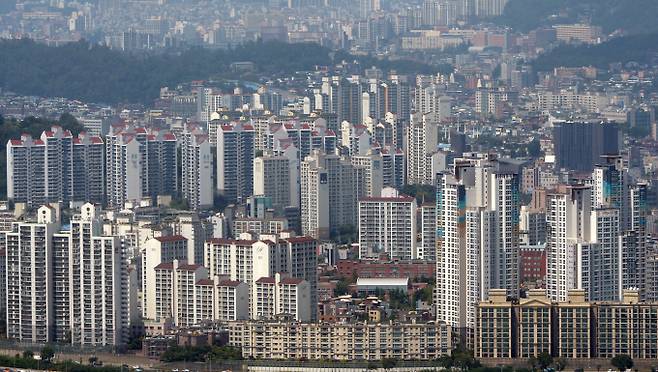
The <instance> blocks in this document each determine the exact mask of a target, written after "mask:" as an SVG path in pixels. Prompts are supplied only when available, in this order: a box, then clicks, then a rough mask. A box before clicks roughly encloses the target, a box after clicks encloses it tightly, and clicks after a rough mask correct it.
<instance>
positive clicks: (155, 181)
mask: <svg viewBox="0 0 658 372" xmlns="http://www.w3.org/2000/svg"><path fill="white" fill-rule="evenodd" d="M106 142H107V143H106V146H105V169H106V176H105V177H106V182H105V183H106V193H107V196H108V198H107V204H108V206H110V207H112V208H115V209H121V208H123V207H124V205H125V203H126V202H128V201H140V200H142V199H145V198H150V199H152V200H155V199H156V198H157V197H158V196H163V195H168V196H172V197H173V196H176V195H177V193H178V173H177V169H178V157H177V153H176V146H177V140H176V136H174V135H173V134H172V133H169V132H164V131H160V132H158V131H154V130H146V129H145V128H141V127H132V126H127V125H117V126H113V127H112V128H111V129H110V133H109V134H108V135H107V137H106Z"/></svg>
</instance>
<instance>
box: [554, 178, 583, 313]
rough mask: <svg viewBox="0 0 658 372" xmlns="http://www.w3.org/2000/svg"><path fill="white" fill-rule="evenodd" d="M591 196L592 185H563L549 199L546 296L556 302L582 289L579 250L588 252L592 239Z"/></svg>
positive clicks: (564, 299)
mask: <svg viewBox="0 0 658 372" xmlns="http://www.w3.org/2000/svg"><path fill="white" fill-rule="evenodd" d="M590 215H591V197H590V188H589V187H588V186H582V185H573V186H562V187H561V188H560V189H558V190H557V192H554V193H550V194H548V195H547V200H546V223H547V242H546V243H547V244H546V269H547V272H546V293H547V295H548V297H549V298H550V299H551V300H553V301H566V300H567V294H568V291H569V290H570V289H574V288H580V287H579V282H580V280H579V279H580V278H579V273H578V251H579V250H582V249H587V247H588V244H589V242H587V241H586V238H587V237H589V236H590V232H589V229H590V226H591V224H590Z"/></svg>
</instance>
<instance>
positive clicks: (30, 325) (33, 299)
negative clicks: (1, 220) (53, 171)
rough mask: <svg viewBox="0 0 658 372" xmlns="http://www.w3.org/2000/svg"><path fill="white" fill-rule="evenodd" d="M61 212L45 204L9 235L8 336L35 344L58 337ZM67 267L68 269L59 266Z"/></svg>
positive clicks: (14, 226) (14, 227) (18, 223)
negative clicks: (56, 244) (56, 256)
mask: <svg viewBox="0 0 658 372" xmlns="http://www.w3.org/2000/svg"><path fill="white" fill-rule="evenodd" d="M58 230H59V220H58V216H57V212H56V211H55V209H53V208H52V207H46V206H43V207H41V208H39V210H38V211H37V220H36V221H35V222H16V223H14V224H13V226H12V231H11V232H8V233H7V234H6V243H7V248H6V249H7V251H6V252H7V253H6V254H7V338H9V339H13V340H17V341H24V342H34V343H49V342H53V341H54V340H55V314H54V307H53V299H54V292H55V286H54V283H53V274H54V270H55V269H57V268H55V267H53V239H52V237H53V235H54V234H55V233H56V232H57V231H58ZM58 269H60V270H66V269H68V268H64V267H62V268H58Z"/></svg>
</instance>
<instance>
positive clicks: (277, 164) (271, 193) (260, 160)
mask: <svg viewBox="0 0 658 372" xmlns="http://www.w3.org/2000/svg"><path fill="white" fill-rule="evenodd" d="M298 164H299V162H298V161H297V160H296V159H289V158H288V157H286V156H284V155H278V156H277V155H274V154H272V153H269V152H267V153H265V154H264V155H263V156H259V157H257V158H255V159H254V195H263V196H266V197H269V198H271V200H272V207H273V208H274V209H275V210H277V211H279V212H281V211H283V210H284V209H285V208H286V207H288V206H299V184H298V179H299V171H298Z"/></svg>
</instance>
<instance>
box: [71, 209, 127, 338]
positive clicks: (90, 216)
mask: <svg viewBox="0 0 658 372" xmlns="http://www.w3.org/2000/svg"><path fill="white" fill-rule="evenodd" d="M100 217H101V216H100V209H99V208H98V207H96V206H94V205H92V204H85V205H83V206H82V208H81V209H80V214H78V215H75V216H73V218H72V219H71V230H70V259H69V260H70V261H69V275H70V277H71V281H70V286H69V293H70V298H71V303H70V304H71V305H70V311H69V315H70V325H71V332H70V335H71V342H72V343H73V344H80V345H89V346H95V345H99V346H100V345H123V344H126V343H128V341H129V339H130V336H131V334H130V321H131V319H130V309H129V307H130V306H131V304H130V299H129V295H130V289H129V282H128V280H129V278H128V261H127V257H126V255H125V252H124V251H123V247H122V246H121V244H120V240H119V237H117V236H103V231H102V227H103V225H102V221H101V219H100Z"/></svg>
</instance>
